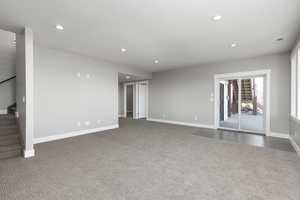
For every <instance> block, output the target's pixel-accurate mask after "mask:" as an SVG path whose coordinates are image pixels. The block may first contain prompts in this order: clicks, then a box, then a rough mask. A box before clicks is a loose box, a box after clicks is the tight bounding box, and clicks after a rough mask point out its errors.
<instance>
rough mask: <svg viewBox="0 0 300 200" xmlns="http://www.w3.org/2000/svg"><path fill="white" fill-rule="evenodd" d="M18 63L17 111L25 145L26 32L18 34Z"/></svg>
mask: <svg viewBox="0 0 300 200" xmlns="http://www.w3.org/2000/svg"><path fill="white" fill-rule="evenodd" d="M16 39H17V63H16V74H17V79H16V101H17V112H18V115H19V118H18V122H19V127H20V130H21V134H22V139H23V145H24V146H25V138H26V107H25V104H24V102H23V101H22V99H23V97H25V95H26V79H25V66H26V65H25V34H17V35H16Z"/></svg>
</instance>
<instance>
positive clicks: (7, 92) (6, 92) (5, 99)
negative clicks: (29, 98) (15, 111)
mask: <svg viewBox="0 0 300 200" xmlns="http://www.w3.org/2000/svg"><path fill="white" fill-rule="evenodd" d="M15 102H16V80H15V79H13V80H10V81H8V82H6V83H3V84H1V85H0V110H7V107H8V106H10V105H12V104H13V103H15Z"/></svg>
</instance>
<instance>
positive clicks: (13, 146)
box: [0, 144, 22, 153]
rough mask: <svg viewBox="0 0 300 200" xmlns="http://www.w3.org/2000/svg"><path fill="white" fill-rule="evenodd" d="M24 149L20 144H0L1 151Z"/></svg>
mask: <svg viewBox="0 0 300 200" xmlns="http://www.w3.org/2000/svg"><path fill="white" fill-rule="evenodd" d="M20 149H22V146H21V145H20V144H11V145H0V153H3V152H7V151H15V150H20Z"/></svg>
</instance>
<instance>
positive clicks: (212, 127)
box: [147, 118, 215, 129]
mask: <svg viewBox="0 0 300 200" xmlns="http://www.w3.org/2000/svg"><path fill="white" fill-rule="evenodd" d="M147 120H148V121H153V122H160V123H167V124H176V125H182V126H192V127H198V128H209V129H215V126H214V125H207V124H195V123H187V122H179V121H172V120H164V119H154V118H147Z"/></svg>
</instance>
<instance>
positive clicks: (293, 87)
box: [291, 54, 297, 118]
mask: <svg viewBox="0 0 300 200" xmlns="http://www.w3.org/2000/svg"><path fill="white" fill-rule="evenodd" d="M296 58H297V57H296V55H295V54H294V55H292V57H291V116H292V117H295V118H296V117H297V115H296V113H297V112H296V111H297V105H296V102H297V95H296V94H297V91H296V88H297V87H296V85H297V60H296Z"/></svg>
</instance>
